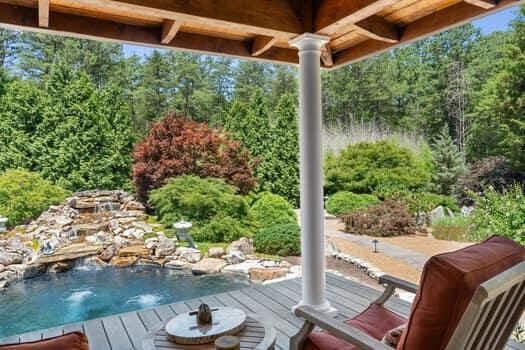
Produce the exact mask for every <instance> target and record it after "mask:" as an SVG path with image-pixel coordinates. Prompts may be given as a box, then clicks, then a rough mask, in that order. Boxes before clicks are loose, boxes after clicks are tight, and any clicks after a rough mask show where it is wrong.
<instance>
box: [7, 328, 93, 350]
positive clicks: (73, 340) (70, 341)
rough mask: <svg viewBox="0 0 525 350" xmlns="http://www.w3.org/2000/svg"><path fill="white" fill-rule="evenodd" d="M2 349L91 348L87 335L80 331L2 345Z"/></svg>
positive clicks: (65, 349) (85, 349)
mask: <svg viewBox="0 0 525 350" xmlns="http://www.w3.org/2000/svg"><path fill="white" fill-rule="evenodd" d="M0 350H89V345H88V340H87V337H86V336H85V335H84V334H82V333H80V332H72V333H67V334H64V335H61V336H58V337H54V338H49V339H45V340H38V341H34V342H29V343H23V344H11V345H0Z"/></svg>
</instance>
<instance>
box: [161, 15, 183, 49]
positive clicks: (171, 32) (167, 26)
mask: <svg viewBox="0 0 525 350" xmlns="http://www.w3.org/2000/svg"><path fill="white" fill-rule="evenodd" d="M180 25H181V23H180V21H173V20H171V19H166V20H164V22H163V23H162V35H161V38H160V42H161V43H162V44H169V43H170V42H171V41H172V40H173V38H175V35H177V32H178V31H179V29H180Z"/></svg>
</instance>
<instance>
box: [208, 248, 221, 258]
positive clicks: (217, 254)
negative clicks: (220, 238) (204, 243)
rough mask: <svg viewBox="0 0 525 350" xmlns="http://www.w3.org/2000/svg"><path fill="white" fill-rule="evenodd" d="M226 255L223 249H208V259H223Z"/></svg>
mask: <svg viewBox="0 0 525 350" xmlns="http://www.w3.org/2000/svg"><path fill="white" fill-rule="evenodd" d="M223 255H224V248H222V247H211V248H209V249H208V257H210V258H221V257H222V256H223Z"/></svg>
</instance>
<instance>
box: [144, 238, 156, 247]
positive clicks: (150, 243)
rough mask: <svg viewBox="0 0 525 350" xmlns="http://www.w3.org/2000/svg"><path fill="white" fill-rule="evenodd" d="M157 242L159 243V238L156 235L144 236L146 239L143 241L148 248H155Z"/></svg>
mask: <svg viewBox="0 0 525 350" xmlns="http://www.w3.org/2000/svg"><path fill="white" fill-rule="evenodd" d="M157 243H159V239H158V238H157V237H150V238H146V240H145V241H144V244H145V245H146V248H148V249H153V248H155V247H156V246H157Z"/></svg>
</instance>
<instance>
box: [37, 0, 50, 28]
mask: <svg viewBox="0 0 525 350" xmlns="http://www.w3.org/2000/svg"><path fill="white" fill-rule="evenodd" d="M38 25H39V26H40V27H48V26H49V0H38Z"/></svg>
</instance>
